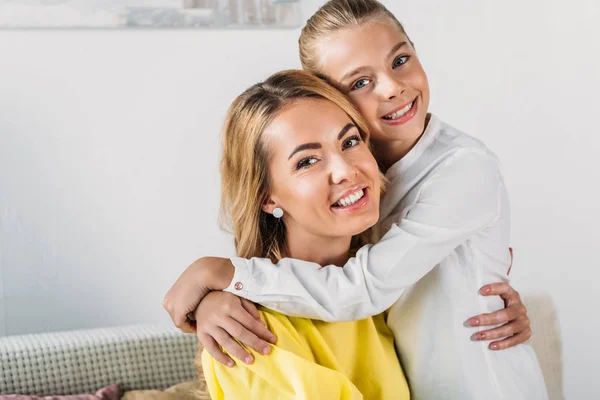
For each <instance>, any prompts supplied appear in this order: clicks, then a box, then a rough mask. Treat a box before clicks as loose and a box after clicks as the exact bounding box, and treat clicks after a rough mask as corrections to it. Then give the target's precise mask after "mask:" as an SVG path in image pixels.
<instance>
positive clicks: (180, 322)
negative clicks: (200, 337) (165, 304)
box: [173, 315, 196, 333]
mask: <svg viewBox="0 0 600 400" xmlns="http://www.w3.org/2000/svg"><path fill="white" fill-rule="evenodd" d="M173 322H175V326H176V327H177V328H179V329H180V330H181V331H182V332H184V333H196V324H195V323H194V322H193V321H191V320H190V319H189V318H188V317H187V315H182V316H177V317H176V318H173Z"/></svg>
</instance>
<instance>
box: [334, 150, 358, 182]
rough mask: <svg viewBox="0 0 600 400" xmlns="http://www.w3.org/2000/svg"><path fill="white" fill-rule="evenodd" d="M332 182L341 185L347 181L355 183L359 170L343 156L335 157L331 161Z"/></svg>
mask: <svg viewBox="0 0 600 400" xmlns="http://www.w3.org/2000/svg"><path fill="white" fill-rule="evenodd" d="M330 168H331V181H332V183H333V184H336V185H337V184H340V183H343V182H345V181H350V182H351V181H353V180H355V179H356V177H357V176H358V169H357V168H356V166H355V165H354V164H352V163H351V162H350V161H349V160H347V159H346V158H344V157H343V155H340V156H336V157H333V158H332V159H331V161H330Z"/></svg>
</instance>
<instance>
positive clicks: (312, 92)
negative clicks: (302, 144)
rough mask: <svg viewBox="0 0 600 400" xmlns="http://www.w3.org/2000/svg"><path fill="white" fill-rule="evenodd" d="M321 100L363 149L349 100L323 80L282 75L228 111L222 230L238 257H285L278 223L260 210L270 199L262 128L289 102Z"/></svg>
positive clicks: (364, 132)
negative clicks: (353, 130)
mask: <svg viewBox="0 0 600 400" xmlns="http://www.w3.org/2000/svg"><path fill="white" fill-rule="evenodd" d="M301 99H325V100H328V101H331V102H332V103H334V104H336V105H337V106H338V107H340V108H341V109H342V110H344V112H345V113H346V114H347V115H348V116H349V117H350V119H351V120H352V122H353V123H354V124H355V125H356V127H357V128H358V130H359V131H360V134H361V136H362V137H363V139H364V140H365V141H366V142H367V143H368V140H369V131H368V128H367V124H366V123H365V121H364V119H363V117H362V115H361V114H360V113H359V112H358V111H357V110H356V109H355V108H354V106H353V105H352V103H351V102H350V100H348V98H347V97H346V96H344V95H343V94H342V93H341V92H339V91H338V90H337V89H335V88H334V87H332V86H331V85H329V84H328V83H326V82H325V81H324V80H322V79H320V78H318V77H316V76H314V75H312V74H310V73H307V72H304V71H296V70H289V71H282V72H278V73H276V74H274V75H272V76H271V77H269V78H268V79H267V80H265V81H264V82H260V83H257V84H256V85H253V86H251V87H250V88H248V89H247V90H246V91H244V93H242V94H241V95H239V96H238V97H237V98H236V99H235V100H234V101H233V103H232V104H231V106H230V107H229V111H228V112H227V116H226V118H225V126H224V130H223V144H222V145H223V154H222V158H221V178H222V181H221V225H222V226H223V227H224V228H227V229H228V230H229V231H231V232H232V233H233V235H234V238H235V246H236V250H237V254H238V256H240V257H243V258H251V257H262V258H270V259H271V260H273V261H275V262H276V261H278V260H280V259H281V258H283V257H286V255H287V253H286V236H285V234H286V233H285V226H284V224H283V221H280V220H277V219H276V218H275V217H273V216H272V215H270V214H267V213H265V212H264V211H263V210H262V207H261V206H262V205H263V204H264V203H265V202H266V201H267V199H268V195H269V182H270V179H269V161H270V158H269V157H270V155H269V149H268V146H267V144H266V143H265V140H264V138H263V133H264V131H265V129H266V128H267V126H268V125H269V124H270V123H271V122H272V121H273V120H274V119H275V118H276V117H277V115H278V114H279V113H280V112H281V111H282V110H283V109H284V108H285V107H286V106H289V105H290V104H292V103H293V102H294V101H298V100H301Z"/></svg>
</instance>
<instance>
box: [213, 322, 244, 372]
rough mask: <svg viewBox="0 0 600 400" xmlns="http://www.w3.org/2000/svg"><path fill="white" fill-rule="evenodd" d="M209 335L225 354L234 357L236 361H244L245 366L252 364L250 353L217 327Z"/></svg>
mask: <svg viewBox="0 0 600 400" xmlns="http://www.w3.org/2000/svg"><path fill="white" fill-rule="evenodd" d="M210 335H211V336H212V337H213V338H214V339H215V340H216V341H217V343H218V344H219V345H221V347H222V348H223V349H224V350H225V351H226V352H228V353H229V354H231V355H232V356H234V357H236V358H237V359H239V360H242V361H244V362H245V363H246V364H252V362H253V361H254V357H252V355H251V354H250V353H248V352H247V351H246V350H244V349H243V348H242V346H240V344H239V343H238V342H236V341H235V340H233V338H232V337H231V335H230V334H229V333H228V332H226V331H225V330H223V329H221V328H219V327H214V328H213V330H212V332H210ZM211 354H212V353H211Z"/></svg>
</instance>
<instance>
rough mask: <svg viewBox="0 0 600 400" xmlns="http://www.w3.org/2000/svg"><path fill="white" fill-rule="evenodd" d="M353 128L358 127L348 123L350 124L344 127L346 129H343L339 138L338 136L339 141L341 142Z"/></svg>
mask: <svg viewBox="0 0 600 400" xmlns="http://www.w3.org/2000/svg"><path fill="white" fill-rule="evenodd" d="M352 128H356V126H355V125H354V124H353V123H352V122H348V123H347V124H346V126H344V127H343V128H342V130H341V131H340V133H338V136H337V138H338V140H340V139H341V138H343V137H344V135H345V134H346V133H347V132H348V131H349V130H350V129H352Z"/></svg>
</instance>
